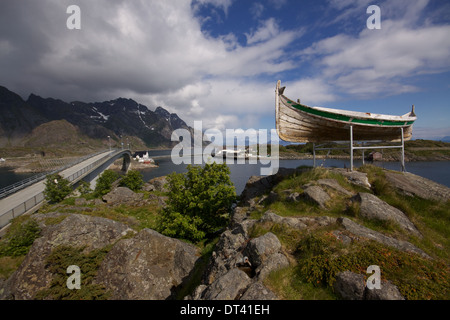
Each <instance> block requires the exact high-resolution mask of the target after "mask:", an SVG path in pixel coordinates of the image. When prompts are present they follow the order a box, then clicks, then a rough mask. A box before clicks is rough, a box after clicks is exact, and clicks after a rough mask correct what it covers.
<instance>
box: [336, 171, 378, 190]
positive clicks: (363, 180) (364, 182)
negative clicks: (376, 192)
mask: <svg viewBox="0 0 450 320" xmlns="http://www.w3.org/2000/svg"><path fill="white" fill-rule="evenodd" d="M330 170H332V171H334V172H337V173H339V174H341V175H343V176H344V177H345V178H347V180H348V181H349V182H350V183H353V184H355V185H358V186H360V187H364V188H367V189H370V188H371V184H370V182H369V178H367V173H364V172H359V171H347V170H346V169H342V168H333V169H330Z"/></svg>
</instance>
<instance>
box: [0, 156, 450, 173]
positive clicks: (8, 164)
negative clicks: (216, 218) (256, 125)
mask: <svg viewBox="0 0 450 320" xmlns="http://www.w3.org/2000/svg"><path fill="white" fill-rule="evenodd" d="M60 159H61V158H52V159H47V160H60ZM312 159H313V155H309V154H302V155H300V154H293V155H288V154H281V155H280V156H279V160H312ZM316 159H317V160H323V159H337V160H349V159H350V156H348V155H328V156H326V155H316ZM353 159H356V160H361V159H362V156H360V155H355V156H354V157H353ZM398 161H400V158H399V157H398V158H396V157H392V156H390V155H387V156H386V157H385V158H384V159H382V160H374V161H373V162H379V163H381V162H398ZM433 161H438V162H441V161H450V156H445V155H440V156H436V155H432V156H413V157H410V156H408V155H406V156H405V162H406V163H408V162H433ZM36 162H37V159H31V160H29V159H27V160H25V159H14V158H7V159H6V161H4V162H0V168H7V170H8V171H13V172H14V173H18V174H20V173H36V174H37V173H41V172H45V171H49V170H42V169H40V168H39V167H36V166H34V165H33V164H35V163H36ZM366 162H367V163H372V161H369V160H366ZM130 165H131V168H133V169H138V170H139V169H148V168H158V167H159V166H158V165H157V164H143V163H138V162H136V161H132V162H131V164H130ZM27 166H30V167H28V168H27ZM115 166H117V167H119V166H121V164H120V165H119V164H112V165H111V168H112V167H115Z"/></svg>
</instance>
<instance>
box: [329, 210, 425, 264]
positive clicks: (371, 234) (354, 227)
mask: <svg viewBox="0 0 450 320" xmlns="http://www.w3.org/2000/svg"><path fill="white" fill-rule="evenodd" d="M337 222H338V223H339V224H340V225H341V226H342V227H343V228H344V229H345V230H347V231H349V232H351V233H353V234H354V235H357V236H358V237H363V238H366V239H369V240H374V241H377V242H379V243H382V244H384V245H387V246H390V247H394V248H396V249H398V250H401V251H407V252H412V253H416V254H418V255H420V256H422V257H424V258H430V256H429V255H427V254H426V253H425V252H424V251H422V250H421V249H419V248H417V247H416V246H414V245H412V244H411V243H410V242H407V241H403V240H397V239H394V238H392V237H388V236H386V235H384V234H382V233H381V232H378V231H374V230H372V229H369V228H366V227H364V226H362V225H360V224H358V223H356V222H354V221H352V220H350V219H348V218H342V217H341V218H338V219H337Z"/></svg>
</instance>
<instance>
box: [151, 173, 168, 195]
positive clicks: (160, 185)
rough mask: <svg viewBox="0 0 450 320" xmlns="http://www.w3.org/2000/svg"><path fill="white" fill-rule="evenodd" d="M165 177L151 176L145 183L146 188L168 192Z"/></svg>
mask: <svg viewBox="0 0 450 320" xmlns="http://www.w3.org/2000/svg"><path fill="white" fill-rule="evenodd" d="M167 182H168V181H167V177H166V176H162V177H157V178H153V179H151V180H149V181H148V182H147V183H148V185H147V187H146V188H147V189H152V190H156V191H160V192H169V189H168V184H167ZM150 185H152V186H153V187H151V186H150Z"/></svg>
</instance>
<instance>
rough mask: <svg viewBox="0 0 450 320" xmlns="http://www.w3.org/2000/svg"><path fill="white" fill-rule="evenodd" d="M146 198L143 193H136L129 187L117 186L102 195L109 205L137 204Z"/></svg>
mask: <svg viewBox="0 0 450 320" xmlns="http://www.w3.org/2000/svg"><path fill="white" fill-rule="evenodd" d="M143 198H144V194H143V193H136V192H134V191H132V190H130V189H129V188H127V187H117V188H115V189H114V190H112V191H111V192H109V193H107V194H106V195H104V196H103V197H102V199H103V201H105V202H106V203H107V204H109V205H121V204H127V205H135V204H139V203H140V202H141V201H142V199H143Z"/></svg>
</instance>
